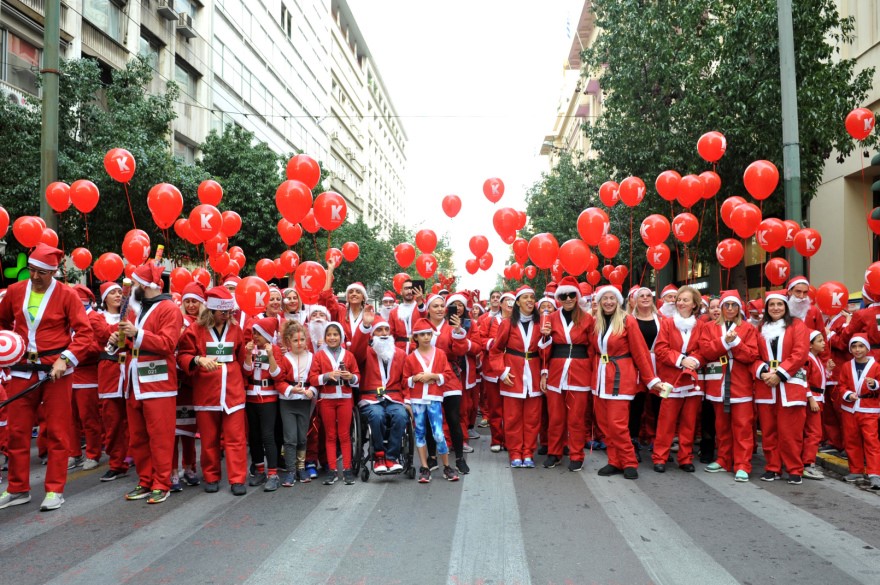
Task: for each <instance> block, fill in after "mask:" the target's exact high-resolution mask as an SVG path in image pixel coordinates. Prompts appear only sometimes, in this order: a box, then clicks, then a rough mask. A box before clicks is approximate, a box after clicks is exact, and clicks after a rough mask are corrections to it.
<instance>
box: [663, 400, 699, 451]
mask: <svg viewBox="0 0 880 585" xmlns="http://www.w3.org/2000/svg"><path fill="white" fill-rule="evenodd" d="M702 404H703V397H702V396H688V397H687V398H666V399H664V400H663V402H662V404H660V415H659V416H658V417H657V436H656V437H654V452H653V453H652V454H651V460H652V461H653V462H654V463H661V464H664V465H665V464H666V462H667V461H668V460H669V450H670V448H671V447H672V440H673V438H675V430H676V428H677V429H678V455H677V457H676V461H677V462H678V464H679V465H684V464H686V463H693V462H694V433H695V432H696V426H697V418H699V416H700V408H701V407H702Z"/></svg>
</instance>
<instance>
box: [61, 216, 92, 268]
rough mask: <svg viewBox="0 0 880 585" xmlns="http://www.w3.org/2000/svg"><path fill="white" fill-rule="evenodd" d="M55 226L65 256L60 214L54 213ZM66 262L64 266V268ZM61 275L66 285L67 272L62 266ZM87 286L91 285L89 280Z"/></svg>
mask: <svg viewBox="0 0 880 585" xmlns="http://www.w3.org/2000/svg"><path fill="white" fill-rule="evenodd" d="M55 216H56V217H55V225H57V226H58V237H59V238H60V239H61V253H62V254H64V255H65V256H67V252H66V251H65V250H64V229H63V224H62V223H61V214H60V213H57V212H56V213H55ZM66 264H67V263H66V262H65V263H64V265H65V266H66ZM61 273H62V274H63V275H64V283H65V284H67V270H66V269H65V268H64V266H62V270H61ZM89 284H91V280H89Z"/></svg>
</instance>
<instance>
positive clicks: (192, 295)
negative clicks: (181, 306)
mask: <svg viewBox="0 0 880 585" xmlns="http://www.w3.org/2000/svg"><path fill="white" fill-rule="evenodd" d="M205 294H206V293H205V287H203V286H202V283H201V282H195V281H193V282H191V283H189V284H188V285H186V286H185V287H183V296H182V297H181V301H185V300H186V299H193V300H195V301H198V302H200V303H202V304H203V305H204V304H205Z"/></svg>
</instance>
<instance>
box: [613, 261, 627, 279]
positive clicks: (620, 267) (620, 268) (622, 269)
mask: <svg viewBox="0 0 880 585" xmlns="http://www.w3.org/2000/svg"><path fill="white" fill-rule="evenodd" d="M614 270H616V271H618V272H619V273H620V274H622V275H623V278H626V277H627V275H628V274H629V268H627V267H626V266H624V265H623V264H618V265H617V266H615V267H614Z"/></svg>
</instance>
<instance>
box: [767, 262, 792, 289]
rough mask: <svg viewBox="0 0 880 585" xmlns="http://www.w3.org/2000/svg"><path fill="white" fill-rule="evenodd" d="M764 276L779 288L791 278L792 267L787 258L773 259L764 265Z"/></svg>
mask: <svg viewBox="0 0 880 585" xmlns="http://www.w3.org/2000/svg"><path fill="white" fill-rule="evenodd" d="M764 274H765V275H766V276H767V280H769V281H770V282H771V283H772V284H774V285H775V286H779V285H781V284H783V283H785V281H786V280H788V277H789V276H791V266H789V264H788V260H786V259H785V258H771V259H770V260H768V261H767V264H765V265H764Z"/></svg>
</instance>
